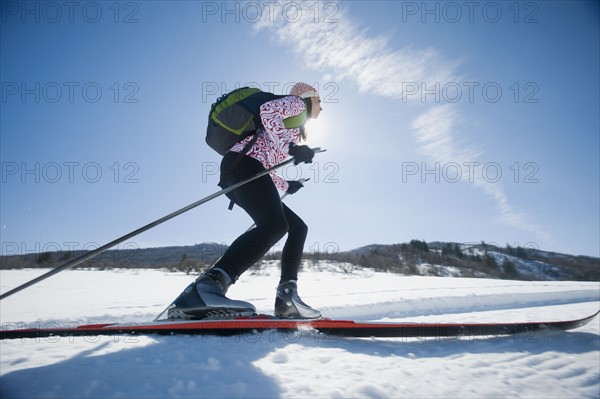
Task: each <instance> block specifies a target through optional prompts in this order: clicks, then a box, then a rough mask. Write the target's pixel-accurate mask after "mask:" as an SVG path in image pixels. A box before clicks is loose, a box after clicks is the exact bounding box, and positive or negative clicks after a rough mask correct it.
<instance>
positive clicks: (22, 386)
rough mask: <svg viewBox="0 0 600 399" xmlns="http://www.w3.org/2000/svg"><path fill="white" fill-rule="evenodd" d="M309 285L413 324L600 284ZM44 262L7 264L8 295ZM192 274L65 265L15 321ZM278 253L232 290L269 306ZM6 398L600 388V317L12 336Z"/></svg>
mask: <svg viewBox="0 0 600 399" xmlns="http://www.w3.org/2000/svg"><path fill="white" fill-rule="evenodd" d="M318 268H319V269H321V270H316V269H314V268H310V267H307V268H306V270H305V271H304V272H303V273H302V274H301V280H300V294H301V295H302V297H303V298H304V299H305V301H306V302H307V303H309V304H311V305H313V306H315V307H318V308H319V309H321V310H322V312H323V313H324V315H325V316H327V317H332V318H333V317H335V318H351V319H356V320H380V321H391V320H394V321H410V322H424V321H435V322H459V321H464V322H505V321H544V320H555V319H575V318H580V317H584V316H587V315H589V314H592V313H594V312H596V311H597V310H598V309H599V308H600V284H599V283H597V282H596V283H583V282H565V281H551V282H524V281H507V280H486V279H466V278H440V277H405V276H398V275H393V274H385V273H374V272H371V271H364V270H355V271H354V272H353V273H352V274H348V273H342V272H340V271H339V270H336V268H335V266H332V265H329V264H326V263H322V264H320V265H319V267H318ZM45 271H46V270H21V271H17V270H9V271H2V272H0V278H1V279H0V281H1V291H2V292H6V291H7V290H8V289H10V288H13V287H15V286H17V285H19V284H21V283H23V282H25V281H28V280H30V279H32V278H34V277H36V276H38V275H40V274H42V273H44V272H45ZM193 278H194V277H193V276H186V275H183V274H177V273H168V272H163V271H156V270H111V271H84V270H76V271H65V272H63V273H61V274H58V275H56V276H54V277H52V278H50V279H48V280H45V281H43V282H41V283H39V284H38V285H35V286H33V287H31V288H28V289H27V290H25V291H22V292H20V293H17V294H15V295H13V296H11V297H9V298H6V299H4V300H2V301H1V302H0V315H1V316H0V318H1V322H2V325H3V327H5V328H11V327H14V326H17V325H21V326H25V325H26V326H41V327H44V326H50V325H51V323H55V324H56V323H58V324H65V325H73V324H74V323H96V322H97V323H101V322H120V323H127V322H129V323H136V322H142V321H149V320H152V319H153V318H154V317H155V316H156V315H157V314H158V313H160V312H161V311H162V310H163V309H164V307H165V306H166V305H168V303H169V302H170V301H171V300H172V299H173V298H174V297H175V296H176V295H178V294H179V292H180V291H181V290H182V289H183V288H184V287H185V286H186V285H187V284H188V283H189V281H191V280H192V279H193ZM277 281H278V275H277V267H276V264H273V265H270V266H267V267H266V268H265V269H262V270H260V271H259V272H257V273H253V274H251V273H250V272H248V273H247V274H246V275H244V276H242V278H241V279H240V281H239V282H238V283H237V284H236V285H235V286H234V287H232V288H231V289H230V291H229V296H230V297H232V298H236V299H244V300H248V301H251V302H253V303H254V304H255V305H256V307H257V309H258V310H259V311H260V312H263V313H271V312H272V306H273V303H274V293H275V288H274V287H275V285H276V284H277ZM0 355H1V359H0V397H2V398H13V397H24V398H34V397H57V398H68V397H73V398H75V397H77V398H82V397H84V398H85V397H92V398H105V397H106V398H111V397H125V398H132V397H140V398H141V397H143V398H151V397H161V398H164V397H203V398H211V397H223V398H225V397H227V398H230V397H255V398H271V397H285V398H287V397H298V398H300V397H302V398H305V397H318V398H322V397H334V398H337V397H344V398H345V397H353V398H358V397H369V398H371V397H389V398H392V397H393V398H396V397H414V398H418V397H424V398H436V397H460V398H490V397H491V398H500V397H502V398H506V397H527V398H532V397H539V398H556V397H561V398H573V397H587V398H598V397H600V320H599V318H596V319H595V320H593V321H592V322H591V323H590V324H588V325H586V326H584V327H581V328H579V329H577V330H573V331H569V332H562V333H556V332H554V333H549V332H539V333H535V334H527V335H517V336H495V337H482V338H473V337H465V338H461V339H457V338H423V339H419V338H411V339H408V338H394V339H392V338H388V339H372V338H369V339H366V338H335V337H331V336H326V335H318V334H316V333H314V332H310V331H302V332H299V333H297V334H287V335H283V334H279V333H262V334H254V335H251V334H248V335H242V336H237V337H216V336H133V337H130V336H105V337H77V338H72V337H53V338H39V339H22V340H5V341H2V342H1V346H0Z"/></svg>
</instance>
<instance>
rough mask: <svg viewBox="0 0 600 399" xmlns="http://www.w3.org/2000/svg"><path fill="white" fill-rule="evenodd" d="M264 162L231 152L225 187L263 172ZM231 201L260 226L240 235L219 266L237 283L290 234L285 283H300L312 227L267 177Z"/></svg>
mask: <svg viewBox="0 0 600 399" xmlns="http://www.w3.org/2000/svg"><path fill="white" fill-rule="evenodd" d="M264 170H265V168H264V167H263V165H262V164H261V163H260V161H258V160H256V159H254V158H252V157H249V156H241V157H240V155H239V154H238V153H234V152H228V153H227V154H225V156H224V157H223V160H222V161H221V181H220V183H219V185H220V186H221V187H228V186H231V185H233V184H236V183H238V182H240V181H242V180H245V179H247V178H249V177H252V176H255V175H256V174H258V173H260V172H263V171H264ZM227 197H229V199H230V200H232V201H233V202H234V203H235V204H236V205H238V206H240V207H241V208H242V209H244V210H245V211H246V213H248V215H250V217H251V218H252V220H254V223H256V227H254V228H253V229H251V230H249V231H247V232H245V233H244V234H242V235H241V236H239V237H238V238H237V239H236V240H235V241H234V242H233V243H232V244H231V246H230V247H229V248H228V249H227V251H225V254H223V256H222V257H221V259H220V260H219V261H218V262H217V263H216V264H215V267H218V268H220V269H222V270H224V271H225V272H227V274H229V276H230V277H231V279H232V281H233V282H235V281H236V280H237V279H238V278H239V276H240V275H241V274H242V273H244V272H245V271H246V270H248V269H249V268H250V267H251V266H252V265H254V264H255V263H256V262H258V261H259V260H260V259H261V258H262V257H263V256H264V255H265V254H266V253H267V252H268V251H269V249H270V248H271V247H272V246H273V245H275V244H276V243H277V242H278V241H279V240H281V239H282V238H283V236H284V235H285V234H286V233H287V235H288V236H287V239H286V241H285V244H284V246H283V250H282V255H281V280H280V283H282V282H286V281H289V280H297V278H298V269H299V268H300V261H301V260H302V253H303V250H304V243H305V241H306V235H307V233H308V227H307V226H306V224H305V223H304V221H302V219H300V217H299V216H298V215H296V214H295V213H294V212H293V211H292V210H291V209H290V208H288V207H287V206H286V205H285V204H284V203H282V202H281V199H280V197H279V192H278V191H277V188H276V187H275V184H274V183H273V180H272V179H271V176H269V175H265V176H262V177H259V178H258V179H256V180H253V181H251V182H249V183H246V184H244V185H242V186H241V187H238V188H236V189H235V190H233V191H231V192H230V193H228V194H227Z"/></svg>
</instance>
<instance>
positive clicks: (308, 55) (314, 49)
mask: <svg viewBox="0 0 600 399" xmlns="http://www.w3.org/2000/svg"><path fill="white" fill-rule="evenodd" d="M278 4H279V7H281V9H275V10H274V12H273V14H272V15H276V16H279V18H267V17H266V13H265V17H264V18H263V19H262V20H261V21H260V22H259V23H257V24H256V25H255V28H256V29H257V30H261V29H268V30H270V31H272V32H273V33H274V39H275V40H277V41H278V42H279V43H281V44H282V45H284V46H286V47H288V48H289V49H290V50H292V51H293V52H295V53H296V54H297V56H298V57H299V58H300V59H301V60H303V61H304V65H305V66H306V67H308V68H312V69H315V70H319V71H324V72H325V73H327V74H331V75H333V76H334V77H335V79H336V80H342V79H347V80H349V81H351V82H353V83H354V84H356V85H357V86H358V88H359V90H360V91H361V92H363V93H372V94H377V95H381V96H385V97H392V98H398V99H400V98H403V97H402V96H403V90H404V88H405V86H406V83H407V82H410V83H412V82H419V83H420V82H423V83H426V84H428V85H433V84H435V82H448V81H456V79H457V77H456V76H455V74H454V73H455V70H456V67H457V66H458V62H456V61H452V60H448V59H444V58H443V57H442V56H441V55H440V54H439V52H438V51H437V50H435V49H433V48H428V49H416V48H412V47H406V48H402V49H399V50H392V49H390V45H389V40H388V39H387V38H385V37H381V36H378V37H370V36H368V33H367V30H364V29H363V30H361V29H360V28H359V24H358V23H357V22H356V21H354V20H353V19H352V18H351V17H350V16H349V15H348V14H347V13H346V12H344V10H343V9H342V8H341V5H339V4H338V3H332V2H328V4H336V5H337V6H336V7H337V8H336V9H335V10H336V11H337V12H336V13H335V15H334V16H333V17H332V18H330V19H329V22H325V21H326V20H327V19H325V18H321V20H320V21H317V22H315V18H314V13H312V12H306V11H308V10H304V11H305V12H304V14H303V17H302V18H300V19H299V20H298V21H296V20H294V22H291V21H290V20H286V19H285V18H283V17H281V16H282V15H285V12H283V11H282V9H284V8H285V3H278ZM416 97H417V96H405V97H404V98H405V99H408V100H410V99H413V98H414V99H416Z"/></svg>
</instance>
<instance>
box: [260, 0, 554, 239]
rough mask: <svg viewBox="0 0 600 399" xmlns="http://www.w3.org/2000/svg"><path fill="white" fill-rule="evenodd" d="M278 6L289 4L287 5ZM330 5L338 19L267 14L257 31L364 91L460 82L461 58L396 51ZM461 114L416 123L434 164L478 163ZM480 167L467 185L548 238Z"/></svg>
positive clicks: (434, 112) (431, 113)
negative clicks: (461, 132) (462, 130)
mask: <svg viewBox="0 0 600 399" xmlns="http://www.w3.org/2000/svg"><path fill="white" fill-rule="evenodd" d="M278 4H279V5H280V7H285V3H278ZM329 4H336V6H337V8H336V10H337V11H338V12H337V13H336V15H335V22H330V23H326V22H324V21H322V20H321V21H315V20H314V17H313V15H314V14H313V13H306V16H305V17H303V18H300V19H299V20H297V21H296V20H294V22H291V21H286V20H285V19H284V18H281V17H280V18H274V19H273V18H263V20H261V21H260V23H258V24H256V29H257V30H262V29H267V30H268V31H269V32H272V33H273V38H274V39H275V40H276V41H277V42H279V43H280V44H281V45H283V46H285V47H287V48H289V49H290V50H291V51H293V52H294V53H295V54H296V56H297V58H298V59H300V60H302V61H303V64H304V66H305V67H307V68H312V69H315V70H318V71H320V72H322V73H323V74H327V75H331V76H333V77H334V78H335V79H336V80H338V81H341V80H346V81H349V82H351V83H352V84H355V85H356V86H357V87H358V89H359V91H360V92H362V93H369V94H374V95H378V96H383V97H386V98H392V99H396V100H402V101H405V102H410V101H418V102H420V101H421V98H420V96H408V95H407V93H406V92H405V91H406V89H407V83H410V84H413V83H417V84H419V85H421V84H425V87H433V86H435V85H436V83H437V84H439V85H441V86H443V85H444V84H445V83H448V82H458V81H460V80H461V79H460V74H459V67H460V61H459V60H452V59H448V58H447V57H444V56H443V55H442V54H441V53H440V52H439V51H438V50H436V49H435V48H425V49H419V48H415V47H414V46H407V47H404V48H400V49H394V48H393V47H392V46H391V45H390V43H389V40H388V38H386V37H381V36H376V37H373V36H369V34H368V30H366V29H361V28H360V24H359V23H358V22H357V21H356V20H354V19H353V18H351V17H350V16H349V15H348V14H347V13H346V12H344V10H343V9H342V8H341V7H342V4H341V3H329ZM280 11H281V10H275V12H274V13H273V14H270V15H271V16H272V15H282V13H281V12H280ZM424 106H427V105H426V104H424ZM461 118H463V116H462V114H461V112H460V110H459V106H458V105H457V104H442V105H440V104H436V105H433V106H428V108H427V109H426V110H424V111H423V112H422V113H421V114H420V115H419V116H417V117H416V118H415V119H414V120H413V122H412V124H411V128H412V131H413V133H414V138H415V140H416V143H417V145H418V149H419V151H420V152H421V153H422V154H423V155H424V156H426V157H427V158H428V159H430V160H431V161H432V162H440V163H442V164H444V163H449V162H454V163H457V164H459V165H462V164H463V163H465V162H466V163H469V164H471V163H477V162H476V161H477V159H480V158H481V156H482V152H483V151H482V150H480V149H476V148H473V147H471V146H468V145H465V143H463V142H461V140H460V138H459V137H458V136H457V131H456V126H457V124H458V123H459V122H460V120H461ZM480 167H481V166H473V168H474V171H473V172H474V173H473V174H472V178H470V179H469V181H468V183H469V184H472V185H473V186H474V187H476V188H477V189H480V190H483V191H484V192H485V193H486V194H487V195H488V196H489V197H491V198H492V199H493V201H494V202H495V204H496V208H497V211H498V214H499V220H500V221H501V222H503V223H506V224H508V225H512V226H514V227H517V228H519V229H522V230H525V231H528V232H531V233H534V234H536V235H537V236H538V237H544V238H546V237H547V234H545V232H544V231H543V229H542V228H540V227H539V226H536V225H535V224H533V223H531V222H530V221H528V220H527V217H526V215H525V214H523V213H521V212H519V211H517V210H516V209H515V208H514V207H513V206H511V205H510V204H509V201H508V198H507V195H506V193H505V190H504V188H503V186H502V185H501V184H500V183H490V182H488V181H486V180H485V179H483V178H482V177H481V176H482V171H481V170H480V169H477V168H480ZM463 180H464V178H463Z"/></svg>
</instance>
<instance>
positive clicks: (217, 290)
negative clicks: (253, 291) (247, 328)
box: [167, 269, 256, 320]
mask: <svg viewBox="0 0 600 399" xmlns="http://www.w3.org/2000/svg"><path fill="white" fill-rule="evenodd" d="M230 285H231V278H230V277H229V276H228V275H227V274H226V273H225V272H224V271H222V270H221V269H210V270H208V271H206V272H205V273H203V274H202V275H200V277H198V278H197V279H196V281H194V282H193V283H192V284H190V285H189V286H187V287H186V289H185V290H183V292H182V293H181V294H180V295H179V296H178V297H177V299H175V301H174V302H173V304H171V306H169V309H168V311H167V318H169V319H184V320H201V319H230V318H234V317H238V316H252V315H254V314H256V309H255V307H254V305H252V304H251V303H248V302H244V301H236V300H233V299H229V298H227V297H226V296H225V294H226V293H227V289H228V288H229V286H230Z"/></svg>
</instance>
